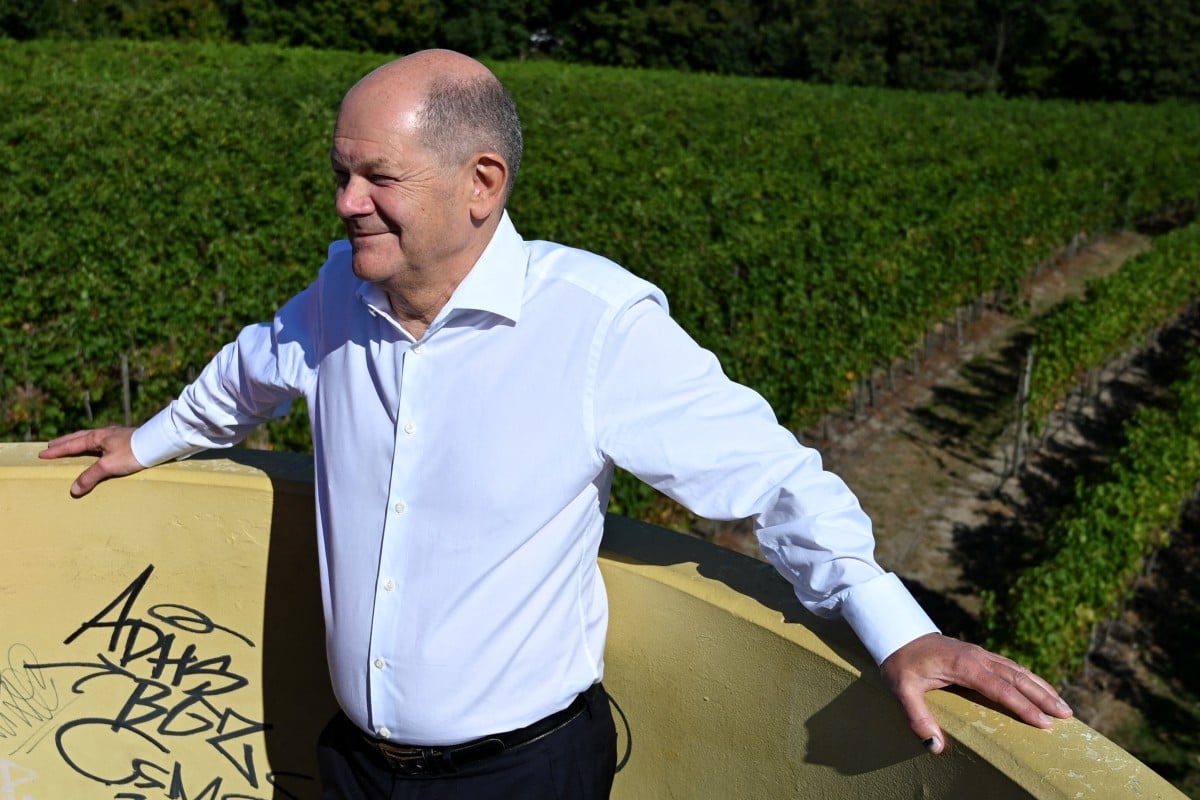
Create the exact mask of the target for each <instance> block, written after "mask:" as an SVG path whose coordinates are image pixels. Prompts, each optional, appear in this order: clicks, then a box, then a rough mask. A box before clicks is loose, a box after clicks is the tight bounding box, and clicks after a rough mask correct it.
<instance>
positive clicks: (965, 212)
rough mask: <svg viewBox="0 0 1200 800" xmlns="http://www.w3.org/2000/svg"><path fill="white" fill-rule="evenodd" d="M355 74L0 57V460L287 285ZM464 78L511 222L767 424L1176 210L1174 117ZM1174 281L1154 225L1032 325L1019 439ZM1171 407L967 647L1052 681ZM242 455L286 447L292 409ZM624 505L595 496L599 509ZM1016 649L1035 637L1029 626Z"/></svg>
mask: <svg viewBox="0 0 1200 800" xmlns="http://www.w3.org/2000/svg"><path fill="white" fill-rule="evenodd" d="M381 60H383V59H382V58H381V57H380V56H376V55H370V54H350V53H338V52H330V51H325V52H318V51H308V50H283V49H279V48H273V47H234V46H218V45H191V46H188V45H180V44H170V45H168V44H153V43H131V42H102V43H94V44H71V43H66V42H31V43H23V44H16V43H12V42H0V76H2V77H0V100H2V101H3V103H4V107H5V108H6V110H7V113H6V114H5V115H4V117H3V118H2V119H0V181H2V182H3V188H4V191H3V192H2V193H0V213H3V216H4V219H5V220H6V224H5V225H4V227H3V229H2V230H0V256H2V257H0V282H2V284H3V285H4V286H5V287H6V292H5V294H4V295H3V296H2V297H0V439H4V440H22V439H24V440H31V439H32V440H41V439H48V438H51V437H53V436H55V435H58V434H61V433H64V432H67V431H70V430H74V429H76V428H79V427H90V426H95V425H101V424H110V423H121V422H129V423H136V422H139V421H141V420H143V419H145V418H146V417H148V416H149V415H150V414H152V413H153V412H154V411H156V410H157V409H158V408H159V407H161V406H162V405H163V404H164V403H166V402H167V401H168V400H169V399H170V398H172V397H174V396H175V395H176V394H177V393H178V391H179V389H180V388H181V387H182V386H183V384H184V383H185V382H186V381H187V380H189V379H190V378H191V377H194V376H195V375H196V374H197V373H198V372H199V370H200V369H201V367H202V366H203V365H204V364H205V363H206V362H207V360H208V359H209V358H210V357H211V356H212V355H213V354H214V353H215V352H216V350H217V348H219V346H220V345H221V344H222V343H224V342H225V341H226V340H227V339H229V338H230V337H232V336H233V335H235V334H236V332H237V330H239V329H240V327H241V326H243V325H245V324H249V323H251V322H255V321H258V320H261V319H264V318H266V317H268V316H269V315H270V314H271V313H272V312H273V311H274V309H275V308H276V307H277V306H278V305H280V304H281V303H282V302H283V301H284V300H285V299H286V298H287V297H289V296H291V295H292V294H293V293H295V292H296V291H298V290H300V289H301V288H303V287H304V286H305V285H306V284H307V283H308V281H309V280H311V278H312V277H313V276H314V275H315V271H316V268H317V267H318V266H319V264H320V262H321V260H322V259H323V256H324V253H325V249H326V245H327V243H328V242H329V240H331V239H333V238H336V237H338V236H339V235H340V234H339V231H340V225H339V223H338V221H337V219H336V217H335V216H334V214H333V210H332V190H333V184H332V179H331V177H330V175H329V166H328V137H329V134H330V131H331V129H332V125H333V119H334V115H335V113H336V110H337V104H338V102H339V100H340V97H341V94H342V92H343V91H344V90H345V89H346V88H347V87H348V86H349V85H350V84H351V83H352V82H353V81H354V80H356V79H357V78H358V77H359V76H360V75H361V74H363V73H364V72H365V71H367V70H368V69H370V68H371V67H373V66H375V65H376V64H378V63H380V61H381ZM494 67H495V69H496V71H497V73H498V74H499V75H500V76H501V77H502V78H503V79H504V80H505V81H506V82H507V83H508V84H509V86H510V88H511V89H512V91H513V94H514V96H515V98H516V100H517V103H518V106H519V108H520V110H521V113H522V117H523V119H524V122H525V128H526V136H527V149H526V158H525V161H524V166H523V168H522V172H521V175H520V176H519V179H518V181H517V187H516V191H515V194H514V196H513V198H512V202H511V203H510V211H511V214H512V217H513V220H514V222H515V223H516V225H517V227H518V229H519V230H520V231H521V232H522V233H523V234H524V235H525V236H526V238H531V239H533V238H546V239H554V240H557V241H561V242H564V243H566V244H570V245H575V246H579V247H584V248H587V249H591V250H594V251H597V252H599V253H602V254H604V255H606V256H608V257H610V258H612V259H614V260H616V261H618V262H620V263H622V264H624V265H625V266H627V267H628V268H629V269H631V270H632V271H634V272H636V273H638V274H639V275H642V276H643V277H646V278H648V279H649V280H651V281H654V282H656V283H657V284H659V285H660V286H662V287H663V289H664V290H665V291H666V292H667V295H668V297H669V298H670V299H671V302H672V311H673V314H674V315H675V316H676V318H677V319H679V321H680V322H681V323H682V324H683V326H684V327H685V328H686V329H688V330H689V331H690V332H691V333H692V334H693V335H694V336H695V337H696V338H697V339H698V340H699V341H700V342H701V343H702V344H703V345H704V346H706V347H708V348H709V349H711V350H712V351H713V352H715V353H716V354H717V356H718V357H720V359H721V361H722V363H723V364H724V366H725V368H726V370H727V372H728V373H729V374H730V375H731V376H732V377H733V378H735V379H736V380H739V381H742V382H744V383H747V384H749V385H751V386H753V387H754V388H756V389H757V390H758V391H759V392H761V393H762V394H763V395H764V396H765V397H766V398H767V400H768V401H769V402H770V403H771V405H772V406H773V407H774V409H775V411H776V413H777V414H778V416H779V417H780V419H781V421H782V422H783V423H784V424H785V425H787V426H788V427H790V428H792V429H793V430H801V429H805V428H812V427H813V426H816V425H817V424H818V423H819V422H820V421H822V420H827V419H829V417H830V415H836V414H841V413H842V412H843V411H844V410H845V409H847V408H848V407H851V408H853V407H857V406H860V405H861V404H863V403H864V402H865V398H867V397H869V396H871V395H873V394H874V392H875V391H876V390H877V388H878V387H883V386H886V385H887V384H888V383H890V382H892V381H894V379H895V375H896V373H897V371H905V370H907V371H916V370H918V369H919V368H920V365H921V361H922V360H923V359H924V358H925V357H926V355H927V354H928V352H929V346H930V341H931V339H932V338H933V337H936V336H940V337H942V338H943V339H945V338H947V337H953V336H954V335H955V333H954V332H955V331H961V330H962V328H963V326H965V325H968V324H969V323H970V322H971V321H972V320H973V319H975V318H977V317H978V316H979V315H980V314H981V313H982V312H983V310H984V309H986V308H996V307H1001V308H1005V309H1006V310H1008V311H1010V312H1013V313H1017V314H1020V313H1022V312H1023V309H1022V308H1021V306H1020V301H1019V291H1018V287H1020V286H1021V285H1022V283H1023V282H1024V281H1026V280H1027V279H1028V278H1029V276H1030V275H1031V274H1033V273H1035V272H1036V271H1037V270H1039V269H1040V268H1042V267H1043V266H1044V265H1046V264H1047V263H1050V262H1051V261H1052V260H1054V259H1055V258H1056V257H1058V256H1060V255H1061V254H1063V253H1064V252H1070V251H1073V250H1075V249H1077V248H1079V247H1081V246H1084V245H1086V244H1087V243H1088V242H1091V241H1095V240H1096V239H1098V238H1099V237H1101V236H1102V235H1103V234H1105V233H1107V232H1112V231H1116V230H1121V229H1126V228H1130V227H1134V226H1138V225H1148V224H1155V225H1160V226H1164V227H1166V226H1167V223H1170V222H1172V221H1175V220H1181V219H1185V218H1187V217H1188V216H1190V215H1192V214H1194V213H1195V211H1196V209H1197V208H1198V207H1200V106H1197V105H1189V104H1182V103H1179V104H1176V103H1166V104H1161V105H1154V106H1150V105H1121V104H1103V105H1102V104H1080V103H1065V102H1062V103H1060V102H1033V101H1013V100H1003V99H999V98H993V97H973V98H965V97H962V96H955V95H949V94H942V95H934V94H919V93H911V92H888V91H883V90H869V89H848V88H838V87H817V86H806V85H803V84H799V83H794V82H786V81H774V80H752V79H739V78H728V77H715V76H703V75H684V74H678V73H667V72H653V71H635V70H619V69H601V68H590V67H579V66H564V65H561V64H553V63H550V62H526V63H499V64H495V65H494ZM1197 276H1200V228H1196V227H1190V228H1181V229H1179V230H1177V231H1175V232H1173V233H1168V234H1165V235H1162V236H1159V237H1157V238H1156V240H1155V241H1154V243H1153V245H1152V247H1151V248H1150V250H1149V252H1148V253H1146V254H1145V255H1144V256H1141V257H1138V258H1137V259H1134V260H1133V261H1131V262H1130V263H1129V264H1128V265H1127V266H1126V268H1125V269H1122V270H1121V271H1120V272H1118V273H1117V274H1116V275H1114V276H1113V277H1111V278H1110V279H1108V280H1106V281H1104V282H1103V283H1097V284H1096V285H1095V286H1093V287H1092V288H1091V290H1090V291H1089V293H1088V295H1087V296H1086V297H1085V298H1083V299H1081V300H1078V301H1071V302H1068V303H1065V304H1063V305H1062V306H1061V307H1058V308H1055V309H1053V310H1051V311H1050V312H1049V313H1047V314H1046V315H1044V316H1042V317H1040V318H1039V319H1038V320H1037V333H1036V335H1035V336H1034V338H1033V346H1032V348H1031V350H1030V353H1032V355H1031V356H1030V355H1028V354H1027V355H1026V358H1027V359H1028V362H1027V363H1028V364H1029V365H1030V366H1029V376H1028V382H1027V391H1026V392H1025V394H1024V396H1023V403H1024V406H1023V408H1024V412H1023V413H1025V414H1026V415H1027V416H1026V417H1025V418H1024V421H1023V424H1024V425H1026V426H1028V428H1029V434H1030V436H1031V437H1035V438H1036V437H1037V436H1039V435H1041V433H1042V425H1043V424H1044V421H1045V419H1046V417H1047V416H1048V415H1049V414H1050V413H1051V412H1052V411H1053V410H1054V409H1055V408H1056V407H1057V406H1059V405H1060V404H1061V403H1062V402H1063V398H1064V397H1065V396H1067V395H1068V394H1069V393H1070V392H1072V391H1074V390H1076V388H1077V387H1078V386H1080V385H1081V384H1082V385H1085V384H1086V383H1087V382H1088V380H1089V377H1088V376H1089V375H1091V374H1094V371H1095V370H1097V369H1100V368H1102V367H1103V365H1104V364H1105V363H1106V362H1107V360H1108V359H1110V358H1111V357H1112V356H1113V355H1114V354H1116V353H1118V352H1120V351H1122V350H1124V349H1128V348H1129V347H1131V346H1136V344H1137V343H1138V342H1139V341H1144V339H1145V337H1146V336H1147V335H1150V334H1152V332H1153V331H1154V330H1156V329H1157V328H1158V327H1160V326H1161V325H1163V324H1165V323H1167V322H1170V321H1171V320H1173V319H1174V318H1176V317H1177V316H1178V315H1179V314H1180V313H1181V311H1182V310H1183V309H1184V308H1185V307H1186V306H1187V305H1188V304H1189V303H1190V302H1192V301H1193V300H1194V298H1196V297H1197V295H1198V294H1200V284H1198V283H1197V280H1198V278H1197ZM1198 394H1200V387H1198V386H1197V384H1196V381H1195V379H1191V380H1190V381H1187V382H1181V383H1180V385H1179V387H1177V395H1178V398H1179V399H1178V401H1177V402H1176V404H1175V406H1174V410H1173V411H1171V412H1162V413H1164V414H1168V416H1167V417H1165V418H1160V417H1155V416H1153V415H1150V414H1146V415H1140V416H1139V417H1138V418H1137V420H1136V421H1135V422H1133V423H1131V428H1130V433H1129V436H1128V438H1129V442H1130V444H1129V446H1128V449H1127V450H1126V451H1122V453H1121V455H1120V457H1119V459H1118V460H1117V461H1116V462H1115V463H1114V465H1113V468H1112V469H1113V472H1112V476H1111V477H1110V478H1108V479H1106V480H1105V482H1103V483H1100V484H1097V485H1095V486H1081V488H1080V490H1079V491H1080V494H1079V496H1078V501H1077V504H1076V506H1077V513H1076V514H1075V515H1074V516H1071V517H1065V518H1064V519H1063V520H1062V521H1061V522H1059V523H1058V525H1057V527H1055V528H1054V530H1053V531H1051V532H1048V533H1047V535H1046V537H1045V543H1044V552H1042V553H1041V555H1040V556H1038V558H1037V559H1036V560H1038V561H1039V563H1041V564H1042V566H1040V567H1038V569H1040V570H1041V571H1040V572H1039V571H1036V570H1031V571H1030V572H1029V573H1028V575H1027V576H1022V577H1021V578H1020V579H1019V580H1018V581H1017V582H1016V585H1017V587H1018V591H1019V592H1020V593H1021V594H1020V595H1019V596H1020V597H1024V598H1027V599H1025V600H1020V601H1019V602H1018V601H1016V600H1014V601H1012V602H1013V603H1018V604H1019V606H1020V607H1021V608H1029V607H1037V608H1039V609H1043V610H1044V611H1045V614H1046V615H1047V616H1044V617H1036V618H1035V617H1032V616H1020V615H1017V614H1016V613H1015V612H1014V609H1016V608H1017V605H1013V606H1005V605H1003V603H1002V601H1001V599H999V598H994V599H993V601H992V605H991V608H993V609H994V610H995V612H996V616H995V617H994V618H993V620H992V622H991V626H992V630H993V632H994V635H995V637H996V640H995V644H996V645H997V646H1000V647H1006V648H1009V649H1011V650H1012V651H1013V652H1018V653H1020V654H1021V655H1023V656H1027V657H1029V658H1031V659H1033V660H1034V661H1035V662H1036V663H1037V664H1038V665H1039V666H1042V667H1043V668H1045V669H1047V671H1049V672H1051V673H1055V672H1056V670H1060V669H1062V670H1069V669H1070V668H1071V665H1072V664H1074V663H1076V662H1077V660H1078V658H1079V649H1078V648H1079V643H1080V642H1081V641H1084V640H1086V638H1087V634H1088V631H1089V630H1090V625H1091V624H1092V623H1093V622H1095V621H1096V620H1097V619H1099V618H1102V617H1103V615H1104V614H1106V613H1108V611H1109V610H1110V609H1111V608H1112V605H1113V603H1114V602H1115V600H1114V598H1117V597H1119V596H1120V595H1121V592H1122V591H1124V590H1123V588H1122V587H1124V586H1127V584H1128V579H1129V576H1130V575H1131V574H1133V573H1135V572H1136V571H1137V569H1138V568H1139V566H1138V565H1139V564H1140V559H1141V558H1142V556H1143V555H1144V554H1145V553H1146V552H1148V550H1149V549H1150V548H1151V547H1153V546H1154V545H1155V544H1156V543H1159V542H1161V538H1162V535H1163V532H1164V530H1166V529H1169V527H1170V526H1171V524H1172V523H1173V520H1174V518H1175V517H1177V515H1178V508H1179V505H1180V503H1181V502H1182V501H1183V500H1185V499H1187V498H1188V497H1190V496H1191V495H1192V493H1193V492H1194V487H1195V482H1196V479H1197V477H1200V475H1198V470H1200V466H1198V465H1197V461H1196V459H1197V456H1196V452H1195V447H1196V445H1197V437H1195V436H1182V437H1180V436H1178V435H1174V437H1173V438H1175V439H1183V440H1184V442H1183V443H1182V444H1180V445H1179V447H1180V450H1179V452H1178V453H1176V451H1175V450H1174V449H1170V450H1168V449H1167V448H1165V447H1164V445H1163V444H1162V442H1163V441H1164V440H1165V439H1171V438H1172V434H1171V433H1170V431H1172V430H1174V431H1176V432H1177V431H1180V430H1183V431H1187V432H1192V433H1194V432H1195V431H1196V430H1197V429H1198V428H1200V420H1197V419H1195V418H1194V414H1195V396H1196V395H1198ZM1170 414H1175V415H1176V416H1173V417H1172V416H1170ZM1188 414H1191V415H1193V416H1187V415H1188ZM1172 426H1173V427H1172ZM1164 437H1165V439H1164ZM255 444H258V445H260V446H268V447H275V448H285V449H305V448H307V430H306V420H305V416H304V414H303V413H302V411H301V410H299V409H298V410H296V411H293V413H292V414H291V415H290V416H289V417H287V418H285V419H283V420H280V421H277V422H275V423H272V424H271V426H269V427H268V429H267V430H266V431H265V432H264V433H263V434H262V436H261V438H259V439H257V440H256V441H255ZM1189 448H1190V449H1189ZM1168 455H1169V456H1170V459H1169V460H1170V465H1171V466H1170V467H1169V468H1170V469H1171V470H1174V471H1172V472H1170V473H1164V472H1162V471H1161V470H1162V469H1167V468H1168V465H1167V463H1166V462H1167V461H1168V458H1167V456H1168ZM1160 462H1161V463H1160ZM1147 481H1148V482H1149V484H1146V483H1145V482H1147ZM1106 487H1108V488H1106ZM1150 489H1153V490H1154V491H1153V492H1151V491H1150ZM651 502H652V498H651V496H650V494H649V490H647V489H645V488H644V487H641V486H640V485H634V483H633V482H632V481H626V482H622V483H619V484H618V487H617V490H616V496H615V498H614V504H615V507H616V508H617V509H618V510H621V511H624V512H627V513H642V512H644V511H645V510H646V509H647V508H648V507H649V506H650V504H651ZM1151 512H1152V513H1151ZM1122 515H1124V516H1122ZM1126 529H1132V530H1135V531H1136V537H1135V538H1133V539H1126V538H1123V537H1121V536H1120V535H1119V532H1120V531H1124V530H1126ZM1079 537H1084V542H1085V545H1082V546H1081V545H1080V544H1079V543H1078V539H1079ZM1081 550H1086V551H1087V552H1088V553H1096V552H1097V551H1099V550H1103V553H1102V555H1103V557H1101V556H1100V555H1097V556H1096V557H1095V558H1092V559H1090V560H1089V563H1088V569H1089V570H1091V572H1092V573H1096V576H1097V577H1096V579H1095V581H1092V582H1090V583H1089V584H1088V587H1090V588H1087V590H1086V591H1087V592H1089V594H1087V595H1086V596H1084V594H1080V593H1082V592H1084V591H1085V587H1084V586H1083V585H1082V583H1081V582H1079V581H1076V580H1075V578H1076V577H1077V576H1078V575H1079V574H1080V569H1081V568H1080V567H1079V566H1078V565H1077V564H1074V562H1069V561H1066V560H1064V559H1065V558H1066V554H1069V553H1078V552H1080V551H1081ZM1100 573H1103V575H1100ZM1089 574H1090V573H1089ZM1039 592H1040V594H1038V593H1039ZM1068 623H1070V624H1068ZM1049 628H1052V629H1053V630H1055V631H1058V632H1059V633H1058V634H1056V635H1057V636H1058V637H1059V638H1058V639H1055V638H1054V637H1045V636H1042V635H1041V634H1042V633H1043V632H1044V631H1045V630H1046V629H1049Z"/></svg>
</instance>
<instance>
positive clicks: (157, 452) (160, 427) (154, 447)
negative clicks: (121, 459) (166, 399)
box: [129, 406, 204, 467]
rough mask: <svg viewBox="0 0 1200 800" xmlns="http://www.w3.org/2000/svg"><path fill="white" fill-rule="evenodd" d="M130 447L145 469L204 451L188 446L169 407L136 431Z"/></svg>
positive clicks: (201, 448) (200, 448)
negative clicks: (172, 419) (176, 428)
mask: <svg viewBox="0 0 1200 800" xmlns="http://www.w3.org/2000/svg"><path fill="white" fill-rule="evenodd" d="M129 446H130V447H131V448H132V449H133V457H134V458H136V459H137V462H138V463H139V464H141V465H142V466H143V467H153V466H157V465H158V464H162V463H163V462H164V461H170V460H172V459H179V458H187V457H188V456H190V455H192V454H193V453H198V452H200V451H201V450H203V449H204V448H203V447H197V446H195V445H192V444H188V443H187V442H186V441H184V440H183V437H181V436H180V435H179V434H178V433H177V432H176V431H175V426H174V425H173V424H172V422H171V409H170V407H169V406H168V407H167V408H164V409H163V410H162V411H159V412H158V413H157V414H155V415H154V416H153V417H151V418H150V419H149V420H147V421H146V422H145V424H143V425H142V426H141V427H140V428H138V429H137V430H135V431H134V432H133V438H132V439H131V440H130V442H129Z"/></svg>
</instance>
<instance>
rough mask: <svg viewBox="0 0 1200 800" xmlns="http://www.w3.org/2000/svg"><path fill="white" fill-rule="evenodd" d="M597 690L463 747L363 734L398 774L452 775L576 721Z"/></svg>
mask: <svg viewBox="0 0 1200 800" xmlns="http://www.w3.org/2000/svg"><path fill="white" fill-rule="evenodd" d="M599 689H600V684H598V683H597V684H595V685H594V686H592V688H590V689H588V690H587V691H586V692H582V693H581V694H579V695H578V696H577V697H576V698H575V699H574V700H572V701H571V705H569V706H567V707H566V708H564V709H563V710H562V711H556V712H555V713H553V714H551V715H550V716H548V717H544V718H543V719H540V720H538V721H537V722H535V723H533V724H532V725H527V726H525V727H524V728H518V729H517V730H515V731H508V732H506V733H497V734H493V735H492V736H483V737H481V738H479V739H472V740H471V741H469V742H463V743H462V744H455V745H446V746H441V747H422V746H420V745H404V744H395V743H393V742H389V741H387V740H385V739H376V738H374V737H372V736H367V735H366V734H365V733H364V734H363V739H365V740H366V741H367V743H368V744H369V745H370V746H371V749H372V750H374V751H375V752H377V753H379V754H380V755H381V756H382V757H383V759H384V761H386V762H387V765H388V767H389V768H391V770H392V771H393V772H396V773H397V774H400V775H433V774H437V773H442V772H453V771H454V770H455V769H457V768H458V767H461V766H463V765H464V764H470V763H472V762H474V761H479V760H480V759H484V758H491V757H492V756H498V755H500V754H501V753H503V752H505V751H506V750H515V749H517V748H518V747H524V746H525V745H528V744H532V743H533V742H535V741H537V740H538V739H541V738H543V737H545V736H548V735H550V734H551V733H554V731H556V730H558V729H559V728H561V727H563V726H564V725H566V724H567V723H568V722H570V721H571V720H573V719H575V718H576V717H577V716H579V714H580V713H581V712H582V711H583V710H584V708H586V707H587V704H588V699H589V697H591V696H592V695H594V694H595V693H597V692H598V691H599Z"/></svg>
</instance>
